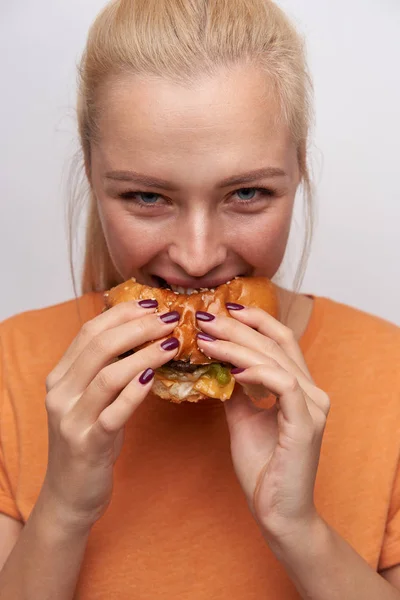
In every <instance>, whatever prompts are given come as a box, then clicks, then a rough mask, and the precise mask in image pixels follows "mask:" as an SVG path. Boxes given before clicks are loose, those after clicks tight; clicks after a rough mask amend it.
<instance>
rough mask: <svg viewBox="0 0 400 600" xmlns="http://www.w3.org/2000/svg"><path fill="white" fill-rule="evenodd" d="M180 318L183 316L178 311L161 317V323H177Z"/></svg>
mask: <svg viewBox="0 0 400 600" xmlns="http://www.w3.org/2000/svg"><path fill="white" fill-rule="evenodd" d="M180 318H181V316H180V314H179V313H178V311H176V310H173V311H172V312H167V313H164V314H163V315H161V316H160V319H161V321H163V322H164V323H177V322H178V321H179V319H180Z"/></svg>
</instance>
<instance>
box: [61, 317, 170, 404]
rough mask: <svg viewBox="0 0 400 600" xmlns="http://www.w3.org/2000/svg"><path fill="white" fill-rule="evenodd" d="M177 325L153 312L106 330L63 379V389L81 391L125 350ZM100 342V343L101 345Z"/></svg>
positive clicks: (155, 338)
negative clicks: (162, 319)
mask: <svg viewBox="0 0 400 600" xmlns="http://www.w3.org/2000/svg"><path fill="white" fill-rule="evenodd" d="M175 327H176V322H172V323H164V322H163V321H161V319H159V316H158V315H155V314H149V315H144V316H142V317H140V319H134V320H130V321H128V322H126V323H123V324H122V325H118V326H117V327H114V328H111V329H107V330H105V331H103V332H102V333H101V334H100V335H99V336H98V337H97V338H94V339H93V340H92V341H91V342H89V344H88V345H87V346H86V347H85V348H84V350H83V351H82V352H81V354H80V355H79V356H78V358H77V359H76V360H75V362H74V363H73V364H72V365H71V367H70V369H69V370H68V371H67V373H66V374H65V376H64V378H63V379H62V381H61V382H60V389H61V390H62V389H65V390H68V393H69V394H71V395H76V394H81V393H83V391H84V390H85V389H86V387H87V386H88V385H89V384H90V382H91V381H92V379H93V378H94V377H95V376H96V375H97V373H98V372H99V371H100V370H101V369H102V368H104V367H105V366H106V365H107V364H110V363H112V362H115V359H116V358H117V357H118V356H120V355H121V354H123V353H124V352H126V351H128V350H131V349H134V348H136V347H138V346H141V345H142V344H144V343H145V342H150V341H153V340H158V339H161V338H163V337H165V336H166V335H168V334H169V333H170V332H172V331H173V329H174V328H175ZM99 346H100V347H99Z"/></svg>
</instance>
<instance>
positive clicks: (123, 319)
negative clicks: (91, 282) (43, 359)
mask: <svg viewBox="0 0 400 600" xmlns="http://www.w3.org/2000/svg"><path fill="white" fill-rule="evenodd" d="M155 311H157V305H156V306H155V307H154V308H144V307H142V306H140V305H139V302H137V301H136V300H134V301H132V302H121V303H120V304H117V305H116V306H114V307H113V308H110V309H109V310H106V311H105V312H103V313H101V314H100V315H97V316H96V317H94V318H93V319H91V320H90V321H87V322H86V323H85V324H84V325H83V327H82V328H81V330H80V332H79V333H78V335H77V336H76V337H75V339H74V340H73V341H72V343H71V344H70V346H69V347H68V348H67V350H66V352H65V353H64V355H63V357H62V359H61V360H60V361H59V363H58V364H57V366H56V367H55V368H54V369H53V370H52V372H51V373H50V374H49V376H48V377H47V391H50V389H51V388H52V387H53V386H54V385H55V384H56V383H57V382H58V381H59V380H60V379H61V378H62V377H63V376H64V375H65V373H66V372H67V371H68V369H69V368H70V367H71V365H72V363H73V362H74V361H75V360H76V358H77V356H79V355H80V354H81V352H82V351H83V350H84V348H85V347H86V346H87V345H88V343H89V342H90V341H91V340H92V339H93V338H94V337H96V336H97V335H99V334H100V333H102V332H103V331H105V330H107V329H112V328H114V327H118V325H122V324H124V323H127V322H129V321H132V320H133V319H137V318H139V317H142V316H144V315H146V314H151V313H154V312H155Z"/></svg>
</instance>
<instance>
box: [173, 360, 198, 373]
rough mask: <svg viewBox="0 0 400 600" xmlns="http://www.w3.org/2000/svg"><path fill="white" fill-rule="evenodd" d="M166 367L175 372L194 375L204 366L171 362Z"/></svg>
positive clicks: (176, 361)
mask: <svg viewBox="0 0 400 600" xmlns="http://www.w3.org/2000/svg"><path fill="white" fill-rule="evenodd" d="M165 366H166V367H168V368H169V369H175V371H180V372H181V373H194V371H196V369H198V368H199V367H201V366H203V365H193V364H192V363H190V362H188V361H186V360H170V361H169V362H168V363H167V364H166V365H165Z"/></svg>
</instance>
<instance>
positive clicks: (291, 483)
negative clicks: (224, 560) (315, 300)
mask: <svg viewBox="0 0 400 600" xmlns="http://www.w3.org/2000/svg"><path fill="white" fill-rule="evenodd" d="M203 314H204V313H203ZM230 314H231V315H232V317H233V318H229V317H226V316H223V315H218V316H216V317H215V319H213V320H210V321H204V320H200V318H199V319H198V325H199V326H200V327H201V328H202V329H203V331H204V332H206V333H207V334H210V335H211V336H214V337H215V338H217V339H216V340H215V341H205V340H202V339H200V338H198V346H199V348H200V349H201V350H202V351H203V352H204V353H205V354H206V355H207V356H210V357H212V358H215V359H218V360H220V361H221V362H228V363H231V364H233V365H235V367H238V368H242V369H245V370H244V371H243V372H241V373H239V374H235V375H234V377H235V379H236V380H237V382H238V383H239V384H240V386H246V388H247V389H248V390H249V393H250V394H251V393H252V390H258V391H259V390H260V386H262V387H261V389H262V390H263V391H264V392H265V394H264V395H265V396H268V395H269V394H270V393H272V394H273V395H275V396H276V397H277V398H278V400H277V402H276V403H275V404H274V405H273V406H272V407H271V408H264V409H263V408H259V407H257V406H256V405H255V404H254V403H253V402H252V401H251V400H250V398H249V397H248V396H247V395H246V394H245V393H244V391H243V389H242V387H240V386H235V390H234V393H233V395H232V397H231V399H230V400H228V401H226V402H225V405H224V406H225V411H226V417H227V422H228V426H229V431H230V437H231V452H232V460H233V465H234V468H235V471H236V474H237V477H238V479H239V482H240V484H241V486H242V488H243V490H244V493H245V495H246V498H247V501H248V504H249V507H250V510H251V512H252V513H253V516H254V517H255V519H256V521H257V522H258V524H259V526H260V527H261V528H262V530H263V533H264V534H266V535H267V536H271V539H274V540H277V541H278V540H279V539H280V538H281V537H285V536H288V535H291V534H292V533H297V532H299V531H307V527H308V526H309V525H311V524H312V523H313V522H314V520H315V518H316V517H318V515H317V512H316V509H315V505H314V485H315V478H316V474H317V468H318V462H319V455H320V448H321V442H322V436H323V432H324V429H325V423H326V418H327V415H328V412H329V406H330V402H329V398H328V396H327V394H326V393H325V392H324V391H323V390H321V389H319V388H318V387H317V386H316V385H315V384H314V382H313V380H312V378H311V375H310V373H309V371H308V368H307V365H306V363H305V360H304V357H303V355H302V352H301V350H300V347H299V345H298V343H297V341H296V339H295V336H294V334H293V332H292V331H291V330H290V329H289V328H287V327H286V326H284V325H283V324H282V323H280V322H279V321H277V320H276V319H274V318H273V317H272V316H270V315H269V314H267V313H266V312H264V311H263V310H261V309H258V308H244V309H243V310H231V311H230ZM200 335H201V334H200Z"/></svg>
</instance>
